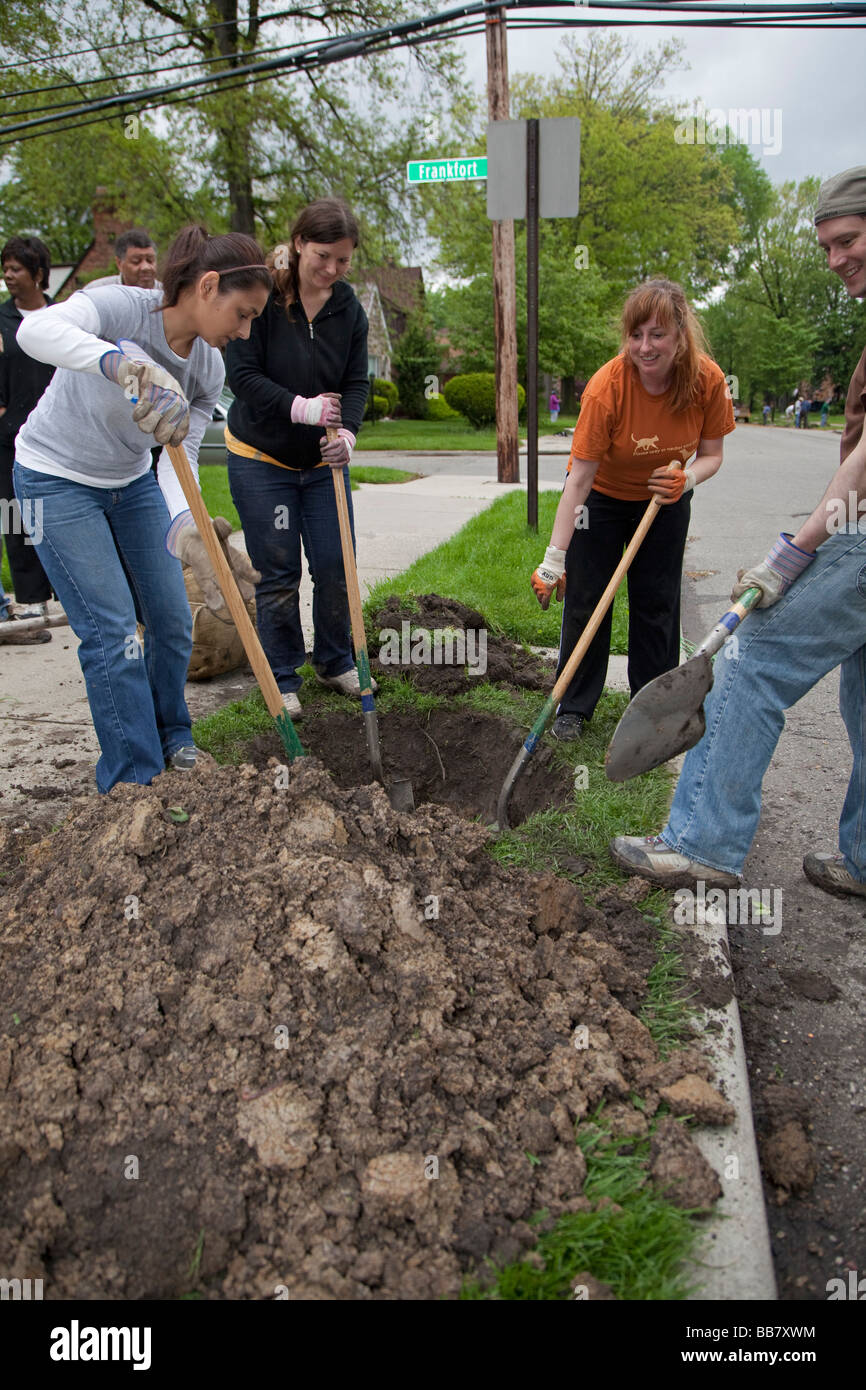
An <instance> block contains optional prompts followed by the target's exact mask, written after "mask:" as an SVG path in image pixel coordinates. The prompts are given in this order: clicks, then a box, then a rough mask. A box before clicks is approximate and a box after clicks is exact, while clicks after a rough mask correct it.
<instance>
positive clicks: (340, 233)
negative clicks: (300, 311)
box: [268, 198, 360, 309]
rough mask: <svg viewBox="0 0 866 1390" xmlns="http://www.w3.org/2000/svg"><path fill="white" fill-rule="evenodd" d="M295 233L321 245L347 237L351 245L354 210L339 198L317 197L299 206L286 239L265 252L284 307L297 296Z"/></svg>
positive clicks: (356, 233)
mask: <svg viewBox="0 0 866 1390" xmlns="http://www.w3.org/2000/svg"><path fill="white" fill-rule="evenodd" d="M298 236H299V237H300V238H301V240H302V241H319V242H322V243H323V244H324V245H330V244H331V243H333V242H335V241H342V240H343V238H344V237H348V238H349V240H350V241H351V243H352V245H353V246H357V245H358V242H359V240H360V232H359V231H358V223H357V222H356V221H355V216H354V213H353V212H352V209H351V208H350V207H349V205H348V203H344V202H343V200H342V198H317V199H316V201H315V202H314V203H309V204H308V205H307V207H305V208H302V209H301V211H300V212H299V213H298V215H297V217H296V218H295V221H294V225H293V227H292V230H291V232H290V233H289V238H288V241H285V242H281V243H280V245H279V246H275V247H274V249H273V251H271V253H270V254H269V256H268V265H269V266H270V267H271V269H272V271H273V276H274V285H275V286H276V290H277V293H278V294H279V295H280V297H281V299H282V301H283V305H284V307H285V308H286V309H289V308H290V306H291V305H292V304H295V303H297V301H298V299H299V296H300V286H299V284H298V253H297V251H296V250H295V237H298Z"/></svg>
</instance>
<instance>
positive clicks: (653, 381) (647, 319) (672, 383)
mask: <svg viewBox="0 0 866 1390" xmlns="http://www.w3.org/2000/svg"><path fill="white" fill-rule="evenodd" d="M622 344H623V346H622V349H621V350H620V352H619V354H618V356H616V357H614V358H613V359H612V360H611V361H610V362H606V363H605V365H604V366H603V367H601V368H599V370H598V371H597V372H596V373H595V375H594V376H593V377H592V378H591V380H590V381H589V383H588V385H587V387H586V390H585V391H584V393H583V396H582V398H581V403H580V417H579V419H578V422H577V426H576V428H575V431H574V438H573V440H572V445H571V457H570V458H569V461H568V475H567V477H566V480H565V487H564V488H563V492H562V497H561V498H560V502H559V506H558V508H557V512H556V520H555V522H554V525H553V532H552V534H551V538H550V545H549V546H548V548H547V552H546V554H545V557H544V560H543V562H542V563H541V564H540V565H539V567H538V569H537V570H535V572H534V574H533V575H532V587H533V589H534V590H535V594H536V597H537V598H538V601H539V603H540V604H541V606H542V608H547V606H548V604H549V603H550V599H551V595H552V594H553V593H554V592H555V594H556V597H557V599H560V600H561V599H562V598H563V596H564V597H565V603H564V606H563V614H562V632H561V636H560V646H559V668H558V669H559V671H561V670H562V668H563V667H564V665H565V663H566V661H567V660H568V658H569V656H570V655H571V652H572V651H573V649H574V647H575V645H576V644H577V641H578V638H579V637H580V634H581V632H582V631H583V629H584V628H585V626H586V624H587V622H588V621H589V618H590V616H591V615H592V612H593V609H594V608H595V607H596V604H597V603H598V601H599V599H600V598H601V596H602V594H603V593H604V590H605V588H606V587H607V584H608V582H609V581H610V578H611V575H612V574H613V572H614V570H615V569H616V566H617V565H618V564H619V561H620V559H621V558H622V552H623V549H624V548H625V546H626V545H627V544H628V542H629V541H630V540H631V538H632V536H633V535H634V532H635V530H636V529H637V526H638V523H639V522H640V520H641V517H642V516H643V514H644V512H645V511H646V507H647V503H648V502H649V500H650V498H651V497H652V496H653V495H655V496H656V497H658V499H659V501H660V503H661V510H660V511H659V513H658V515H657V516H656V519H655V521H654V522H653V524H652V526H651V527H650V530H649V532H648V533H647V535H646V537H645V539H644V541H643V544H642V545H641V547H640V550H639V551H638V553H637V555H636V556H635V558H634V560H633V561H632V564H631V568H630V570H629V572H628V600H629V625H628V678H629V686H630V687H631V694H632V698H633V697H634V696H635V695H636V694H637V692H638V691H639V690H640V689H641V687H642V686H644V685H646V684H647V682H648V681H651V680H654V679H655V677H656V676H660V675H661V674H662V672H664V671H670V670H671V669H672V668H673V667H674V666H676V665H678V663H679V659H680V584H681V582H682V564H683V551H684V550H685V544H686V533H687V531H688V528H689V513H690V511H691V492H692V489H693V488H694V487H696V486H697V484H698V483H703V482H705V481H706V479H707V478H711V477H712V475H713V474H714V473H716V472H717V471H718V469H719V468H720V467H721V463H722V444H723V437H724V435H726V434H730V432H731V430H733V428H734V411H733V405H732V403H731V398H730V393H729V392H728V387H727V383H726V381H725V377H724V374H723V372H722V370H721V368H720V367H719V366H717V364H716V363H715V362H714V361H713V360H712V358H711V357H709V356H708V355H707V353H706V351H705V350H704V349H705V347H706V344H705V341H704V337H703V333H702V331H701V327H700V324H699V323H698V321H697V319H696V318H695V314H694V311H693V310H692V308H691V306H690V304H689V303H688V300H687V299H686V297H685V294H684V293H683V290H682V288H681V286H679V285H677V284H674V283H673V281H671V280H663V279H657V280H647V281H645V282H644V284H642V285H639V286H638V287H637V289H635V290H633V291H632V293H631V294H630V295H629V297H628V299H627V300H626V302H625V305H624V306H623V311H622ZM674 459H677V460H679V467H678V468H677V469H675V470H674V471H673V472H670V473H669V472H668V471H667V469H668V465H669V464H670V463H671V461H672V460H674ZM690 459H692V460H693V462H692V465H691V467H689V468H687V467H686V464H687V463H688V462H689V460H690ZM566 573H567V574H568V586H567V587H566V582H565V577H566ZM611 622H612V606H611V608H609V609H608V612H607V614H606V615H605V618H604V621H603V622H602V624H601V626H600V628H599V630H598V632H597V633H596V635H595V637H594V638H593V641H592V643H591V644H590V647H589V650H588V652H587V653H586V656H585V657H584V659H583V662H582V663H581V665H580V667H579V668H578V671H577V674H576V675H575V677H574V680H573V681H572V682H571V685H570V686H569V687H568V690H567V691H566V693H565V696H564V698H563V699H562V700H561V701H560V704H559V709H558V711H557V718H556V721H555V723H554V726H553V733H554V734H555V735H556V737H557V738H560V739H562V740H564V741H570V740H571V739H575V738H579V737H580V734H581V732H582V730H583V725H584V724H585V723H586V721H587V720H588V719H591V718H592V715H593V711H594V710H595V707H596V705H597V703H598V700H599V698H600V696H601V692H602V690H603V689H604V678H605V675H606V674H607V661H608V655H609V652H610V632H611Z"/></svg>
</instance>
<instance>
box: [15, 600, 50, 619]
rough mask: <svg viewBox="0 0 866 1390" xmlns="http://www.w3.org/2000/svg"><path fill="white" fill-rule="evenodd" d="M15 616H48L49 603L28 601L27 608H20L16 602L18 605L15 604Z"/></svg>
mask: <svg viewBox="0 0 866 1390" xmlns="http://www.w3.org/2000/svg"><path fill="white" fill-rule="evenodd" d="M13 616H14V617H16V618H47V617H48V604H47V603H28V604H27V606H26V607H25V608H20V607H19V606H18V605H17V604H16V605H15V613H14V615H13Z"/></svg>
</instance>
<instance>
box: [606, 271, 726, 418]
mask: <svg viewBox="0 0 866 1390" xmlns="http://www.w3.org/2000/svg"><path fill="white" fill-rule="evenodd" d="M651 318H655V319H657V320H658V322H659V323H660V324H661V326H662V328H666V329H669V328H673V329H674V331H675V333H676V335H677V338H678V339H679V342H678V345H677V350H676V355H675V356H674V368H673V371H674V376H673V388H674V393H673V399H672V401H671V405H672V407H673V409H674V410H686V409H687V408H688V407H689V406H690V405H693V404H694V402H695V400H696V399H697V394H698V378H699V377H700V371H701V354H702V353H705V354H708V353H709V348H708V345H707V340H706V338H705V337H704V330H703V329H702V328H701V325H700V323H699V322H698V320H697V317H696V315H695V311H694V309H693V308H692V306H691V304H690V303H689V301H688V300H687V299H686V296H685V291H684V290H683V287H682V285H678V284H677V283H676V281H674V280H665V279H662V278H659V279H655V280H645V281H644V282H643V284H642V285H638V287H637V289H634V290H632V292H631V294H630V295H629V297H628V299H627V300H626V301H625V304H624V305H623V310H622V321H621V327H622V351H623V353H624V354H625V353H626V349H627V344H628V340H629V337H630V336H631V334H632V333H633V332H634V330H635V329H636V328H638V327H639V326H640V325H641V324H642V323H646V322H647V320H648V319H651Z"/></svg>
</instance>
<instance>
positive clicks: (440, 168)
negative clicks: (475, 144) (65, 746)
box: [406, 154, 487, 183]
mask: <svg viewBox="0 0 866 1390" xmlns="http://www.w3.org/2000/svg"><path fill="white" fill-rule="evenodd" d="M406 178H407V179H408V181H409V183H449V182H453V181H454V180H456V179H486V178H487V160H486V159H485V158H484V157H483V156H482V155H477V154H459V155H457V157H456V158H454V159H451V158H448V159H439V158H435V159H410V160H409V163H408V164H407V165H406Z"/></svg>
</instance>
